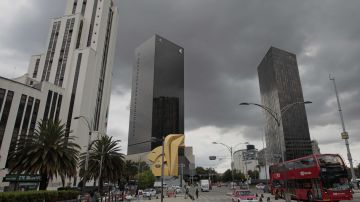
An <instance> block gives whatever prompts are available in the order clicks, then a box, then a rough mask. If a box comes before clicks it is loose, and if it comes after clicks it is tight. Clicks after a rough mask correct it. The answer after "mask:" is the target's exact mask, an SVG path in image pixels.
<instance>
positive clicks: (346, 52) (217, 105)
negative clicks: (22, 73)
mask: <svg viewBox="0 0 360 202" xmlns="http://www.w3.org/2000/svg"><path fill="white" fill-rule="evenodd" d="M32 4H34V5H35V6H34V8H35V10H36V11H33V12H34V14H33V15H32V14H29V13H27V12H29V11H26V9H24V10H22V11H23V12H21V13H18V14H17V15H18V16H17V20H15V21H14V24H12V25H11V26H9V27H8V28H7V29H8V33H7V34H6V35H5V36H6V38H2V39H1V40H2V41H1V42H2V43H0V44H2V46H6V47H11V48H12V49H16V50H18V51H19V53H22V54H24V55H28V57H30V55H31V54H36V53H38V52H40V51H43V50H44V47H45V46H44V44H45V39H46V37H47V32H48V29H49V23H50V20H49V19H50V18H51V17H56V16H59V15H62V14H63V12H64V7H65V1H58V0H51V1H49V0H37V1H32ZM118 7H119V24H118V39H117V48H116V56H115V65H114V74H113V86H114V88H113V94H115V95H116V94H119V95H123V94H125V93H126V92H127V90H128V89H130V88H131V78H132V75H131V74H132V65H133V58H134V56H133V54H134V49H135V48H136V47H137V46H139V45H140V44H141V43H142V42H144V41H145V40H147V39H148V38H150V37H151V36H152V35H154V34H155V33H157V34H159V35H161V36H163V37H165V38H167V39H169V40H171V41H173V42H175V43H177V44H179V45H180V46H182V47H184V49H185V116H186V130H192V129H195V128H199V127H201V126H208V125H212V126H216V127H219V128H222V129H223V130H227V128H236V127H239V128H241V127H242V126H244V127H245V126H246V127H245V129H243V130H244V131H243V134H245V135H246V136H247V137H248V138H249V139H254V138H255V139H256V138H259V137H260V136H261V135H262V133H263V132H262V131H263V122H264V120H263V116H262V112H261V111H260V110H259V109H257V108H251V107H244V106H243V107H240V106H238V103H240V102H242V101H251V102H260V95H259V86H258V85H259V84H258V77H257V66H258V64H259V63H260V61H261V59H262V58H263V56H264V55H265V53H266V52H267V50H268V49H269V47H270V46H275V47H278V48H281V49H284V50H287V51H289V52H293V53H295V54H296V55H297V60H298V65H299V68H300V72H301V81H302V86H303V92H304V98H305V99H306V100H311V101H313V102H314V103H313V104H311V105H308V106H307V107H306V108H307V114H308V120H309V125H310V127H311V128H316V127H318V126H326V125H328V124H339V119H338V114H337V109H336V107H337V104H336V100H335V94H334V90H333V86H332V83H331V82H330V81H329V78H328V74H329V73H332V74H333V75H334V76H335V77H336V81H337V84H338V90H339V92H340V95H341V101H342V105H343V110H344V116H345V120H346V121H347V122H349V126H350V127H349V130H353V131H357V132H358V131H359V130H358V128H354V127H358V126H357V125H358V124H357V125H356V123H359V121H360V104H359V100H360V93H359V86H360V79H359V76H360V67H359V64H360V63H359V52H360V43H359V42H360V27H359V26H358V19H360V12H358V8H360V1H357V0H353V1H336V0H327V1H325V0H319V1H310V0H305V1H288V0H273V1H263V0H251V1H245V0H244V1H240V0H226V1H219V0H196V1H194V0H180V1H179V0H120V1H118ZM30 12H31V11H30ZM24 33H26V35H24ZM3 35H4V34H2V35H1V36H2V37H3ZM24 36H25V37H24ZM2 48H3V47H2ZM110 115H111V114H110ZM337 133H338V132H337ZM220 135H221V134H220ZM312 135H313V134H312ZM314 136H315V137H316V134H315V135H314Z"/></svg>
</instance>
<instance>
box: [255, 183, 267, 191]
mask: <svg viewBox="0 0 360 202" xmlns="http://www.w3.org/2000/svg"><path fill="white" fill-rule="evenodd" d="M255 187H256V189H259V190H263V189H264V188H265V184H264V183H259V184H257V185H255Z"/></svg>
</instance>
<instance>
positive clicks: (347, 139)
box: [329, 75, 356, 182]
mask: <svg viewBox="0 0 360 202" xmlns="http://www.w3.org/2000/svg"><path fill="white" fill-rule="evenodd" d="M329 79H330V80H331V81H333V84H334V89H335V95H336V100H337V104H338V110H339V115H340V120H341V125H342V129H343V132H342V133H341V138H342V139H344V140H345V146H346V150H347V157H348V160H349V163H350V170H351V181H353V182H355V181H356V179H355V178H356V177H355V171H354V166H353V161H352V157H351V152H350V146H349V134H348V132H346V130H345V123H344V117H343V114H342V110H341V105H340V99H339V95H338V91H337V88H336V83H335V77H332V76H331V75H329Z"/></svg>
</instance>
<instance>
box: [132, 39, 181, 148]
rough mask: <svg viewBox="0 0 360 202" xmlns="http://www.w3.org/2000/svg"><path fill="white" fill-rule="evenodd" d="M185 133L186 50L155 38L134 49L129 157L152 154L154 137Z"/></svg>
mask: <svg viewBox="0 0 360 202" xmlns="http://www.w3.org/2000/svg"><path fill="white" fill-rule="evenodd" d="M179 133H180V134H183V133H184V49H183V48H182V47H180V46H178V45H176V44H174V43H172V42H170V41H168V40H166V39H164V38H163V37H161V36H158V35H155V36H153V37H151V38H150V39H149V40H147V41H145V42H144V43H143V44H141V45H140V46H139V47H138V48H136V49H135V61H134V69H133V81H132V92H131V108H130V124H129V141H128V155H129V154H138V153H143V152H149V151H151V150H152V149H154V148H155V147H157V146H160V145H161V142H149V140H151V138H152V137H156V138H162V137H163V136H166V135H168V134H179Z"/></svg>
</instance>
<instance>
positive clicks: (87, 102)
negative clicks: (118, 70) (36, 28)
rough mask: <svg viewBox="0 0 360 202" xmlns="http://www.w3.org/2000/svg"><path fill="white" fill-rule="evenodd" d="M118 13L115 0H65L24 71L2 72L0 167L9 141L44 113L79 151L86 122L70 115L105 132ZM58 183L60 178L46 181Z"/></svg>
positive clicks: (25, 131) (28, 130) (27, 131)
mask: <svg viewBox="0 0 360 202" xmlns="http://www.w3.org/2000/svg"><path fill="white" fill-rule="evenodd" d="M117 18H118V11H117V7H116V5H115V4H114V1H113V0H67V4H66V10H65V14H64V16H62V17H58V18H53V19H52V20H51V23H50V29H49V34H48V38H47V40H46V43H45V47H46V48H45V52H44V53H42V54H38V55H34V56H32V57H31V60H30V63H29V67H28V72H27V74H25V75H24V76H22V77H20V78H17V79H13V80H10V79H6V78H0V84H1V85H0V109H1V111H0V139H1V141H2V142H1V143H0V146H1V147H0V152H1V159H0V168H4V167H6V160H7V155H8V150H9V143H10V142H11V141H16V140H18V139H19V138H20V137H23V136H27V135H29V134H31V133H32V132H33V130H34V127H36V126H35V124H36V123H37V122H38V121H40V120H42V119H58V120H60V121H61V122H62V123H63V124H65V125H66V130H67V132H70V131H71V132H72V133H71V135H74V136H76V137H77V138H76V143H77V144H79V145H80V146H81V148H82V152H84V151H85V149H86V148H87V144H88V139H89V135H88V134H89V128H88V126H87V125H86V124H85V123H84V122H82V120H74V117H76V116H83V117H85V118H86V119H87V120H88V121H89V123H90V125H91V128H90V130H91V131H92V132H95V131H97V132H99V133H106V129H107V121H108V110H109V103H110V93H111V77H112V68H113V61H114V53H115V44H116V38H117V22H118V20H117ZM2 100H4V101H2ZM93 138H94V137H93ZM4 173H6V172H2V174H1V176H2V177H3V176H4ZM75 184H76V182H75ZM58 186H61V183H60V181H56V180H54V181H53V182H50V183H49V187H50V188H51V187H58Z"/></svg>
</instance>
